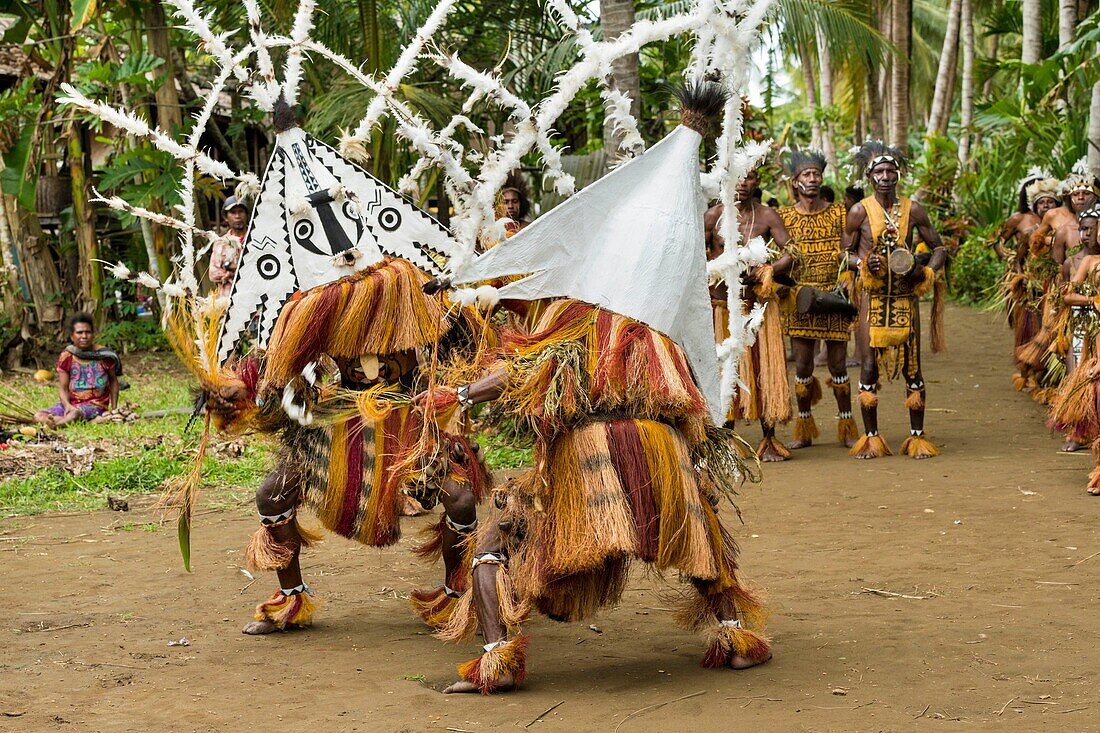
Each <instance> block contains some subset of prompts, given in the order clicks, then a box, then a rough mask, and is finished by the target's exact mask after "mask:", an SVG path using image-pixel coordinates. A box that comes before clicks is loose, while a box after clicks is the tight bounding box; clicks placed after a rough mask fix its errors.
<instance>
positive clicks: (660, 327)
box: [452, 126, 725, 424]
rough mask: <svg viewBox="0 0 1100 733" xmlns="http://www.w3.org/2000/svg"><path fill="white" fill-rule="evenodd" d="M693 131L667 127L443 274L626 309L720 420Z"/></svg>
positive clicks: (531, 296)
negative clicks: (684, 362)
mask: <svg viewBox="0 0 1100 733" xmlns="http://www.w3.org/2000/svg"><path fill="white" fill-rule="evenodd" d="M700 141H701V137H700V135H699V133H697V132H695V131H693V130H690V129H688V128H686V127H682V126H681V127H677V128H676V130H674V131H673V132H672V133H670V134H669V135H667V136H666V137H665V138H664V139H663V140H661V141H660V142H659V143H657V144H656V145H654V146H653V147H652V148H650V149H649V150H648V151H646V152H645V153H644V154H642V155H641V156H639V157H637V158H635V159H633V160H631V161H630V162H628V163H626V164H625V165H622V166H620V167H618V168H616V169H615V170H613V171H611V172H610V173H608V174H607V175H606V176H604V177H603V178H601V179H599V180H598V181H596V182H595V183H593V184H591V185H590V186H588V187H586V188H584V189H582V190H581V191H579V192H577V193H576V194H575V195H574V196H573V197H571V198H569V199H568V200H566V201H565V202H563V203H562V204H560V205H559V206H557V207H556V208H554V209H552V210H550V211H549V212H548V213H546V214H544V215H543V216H541V217H539V218H538V219H536V220H535V221H534V222H533V223H532V224H531V225H530V226H528V227H526V228H525V229H523V230H522V231H520V232H519V233H517V234H516V235H515V236H513V237H511V238H510V239H508V240H506V241H505V242H503V243H501V244H500V245H499V246H498V247H496V248H494V249H492V250H489V251H488V252H486V253H485V254H483V255H481V256H479V257H477V258H474V259H473V260H471V261H468V262H467V263H466V264H464V265H462V266H460V267H459V268H457V269H456V271H455V272H454V273H453V278H452V282H454V283H455V284H456V285H460V284H464V283H475V282H479V281H483V280H492V279H495V278H499V277H503V276H507V275H524V274H526V275H528V276H527V277H525V278H523V279H522V280H517V281H516V282H513V283H510V284H508V285H506V286H504V287H503V288H501V289H500V291H499V296H500V297H501V298H514V299H517V300H538V299H541V298H557V297H570V298H576V299H578V300H582V301H584V302H586V303H591V304H593V305H598V306H601V307H603V308H606V309H608V310H611V311H614V312H615V313H618V314H620V315H624V316H629V317H630V318H634V319H636V320H638V321H641V322H643V323H645V324H646V325H648V326H650V327H652V328H654V329H656V330H657V331H660V332H661V333H663V334H665V335H666V336H668V337H669V338H671V339H672V340H673V341H675V342H676V343H677V344H679V345H680V347H681V348H682V349H683V350H684V352H685V353H686V354H687V357H688V361H689V362H690V364H691V367H692V370H693V371H694V373H695V380H696V382H697V383H698V385H699V389H700V391H701V392H702V393H703V395H704V397H706V400H707V403H708V407H709V408H710V413H711V416H712V417H713V418H714V420H715V422H717V423H718V424H722V422H723V419H724V412H725V411H724V409H723V408H722V406H721V404H720V402H721V400H720V395H719V379H718V356H717V352H716V350H715V345H714V322H713V317H712V315H711V309H710V293H709V291H708V289H707V262H706V253H705V251H704V245H703V211H704V209H705V208H706V202H705V201H704V200H703V194H702V189H701V186H700V182H699V144H700Z"/></svg>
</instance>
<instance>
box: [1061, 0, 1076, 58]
mask: <svg viewBox="0 0 1100 733" xmlns="http://www.w3.org/2000/svg"><path fill="white" fill-rule="evenodd" d="M1075 35H1077V0H1059V3H1058V50H1059V51H1061V50H1062V49H1064V48H1065V47H1066V46H1068V45H1069V44H1071V43H1073V37H1074V36H1075Z"/></svg>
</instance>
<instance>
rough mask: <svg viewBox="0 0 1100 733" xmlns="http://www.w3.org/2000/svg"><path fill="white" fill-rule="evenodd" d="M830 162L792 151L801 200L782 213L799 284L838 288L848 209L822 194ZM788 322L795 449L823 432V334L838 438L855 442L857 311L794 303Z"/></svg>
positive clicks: (795, 184) (792, 167)
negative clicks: (852, 361)
mask: <svg viewBox="0 0 1100 733" xmlns="http://www.w3.org/2000/svg"><path fill="white" fill-rule="evenodd" d="M825 166H826V161H825V156H824V155H823V154H821V153H820V152H817V151H813V150H811V151H801V150H795V151H792V152H791V154H790V156H789V157H788V160H787V171H788V173H790V176H791V188H792V189H794V196H795V204H794V206H784V207H783V208H781V209H780V210H779V217H780V218H781V219H782V220H783V225H784V226H785V227H786V229H787V232H788V233H789V234H790V235H791V238H792V239H793V240H794V243H795V246H796V247H798V250H799V252H800V254H801V256H800V258H799V265H798V268H797V270H796V271H795V279H796V280H797V281H798V283H799V285H801V286H802V287H803V288H806V287H810V288H815V289H817V290H821V291H832V290H835V289H836V287H837V282H838V280H839V275H840V268H841V265H842V264H843V262H844V259H845V258H844V256H843V253H844V245H843V238H844V216H845V213H844V212H845V210H844V207H843V204H831V203H829V202H828V201H826V200H825V199H823V198H822V196H821V188H822V186H821V181H822V178H823V176H824V173H825ZM807 294H808V293H807ZM845 305H846V304H845ZM783 325H784V330H785V331H786V333H787V335H788V336H790V338H791V350H792V351H793V352H794V363H795V398H796V399H797V401H798V419H797V420H795V424H794V441H793V442H791V443H788V444H787V447H788V448H790V449H792V450H797V449H799V448H805V447H807V446H809V445H812V444H813V440H814V438H816V437H818V429H817V423H816V422H815V421H814V417H813V413H812V412H811V409H812V407H813V405H814V404H815V403H816V402H817V401H818V400H820V399H821V384H820V383H819V382H818V381H817V377H815V376H814V349H815V347H816V345H817V342H818V341H819V340H821V341H824V342H825V350H826V354H827V363H828V366H829V374H830V380H829V387H830V388H832V390H833V394H834V395H835V396H836V407H837V412H838V413H839V414H838V416H837V417H838V420H839V421H838V423H837V441H838V442H840V443H842V444H843V445H845V446H846V447H848V448H851V447H852V446H853V445H855V442H856V438H858V437H859V435H858V431H857V429H856V422H855V420H853V419H852V387H851V384H850V383H849V381H848V370H847V367H846V365H845V362H846V361H847V352H848V334H849V329H850V328H851V325H852V318H851V316H849V315H848V314H847V313H844V312H839V311H836V312H802V311H801V309H798V308H788V309H787V312H786V313H785V314H784V323H783Z"/></svg>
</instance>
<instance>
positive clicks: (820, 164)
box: [784, 150, 829, 177]
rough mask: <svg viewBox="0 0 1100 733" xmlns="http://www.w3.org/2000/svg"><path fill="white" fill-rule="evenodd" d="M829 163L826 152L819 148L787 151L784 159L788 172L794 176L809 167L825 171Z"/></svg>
mask: <svg viewBox="0 0 1100 733" xmlns="http://www.w3.org/2000/svg"><path fill="white" fill-rule="evenodd" d="M828 165H829V163H828V161H827V160H825V154H824V153H822V152H821V151H819V150H792V151H790V152H789V153H787V156H786V159H785V160H784V166H785V167H786V169H787V173H789V174H790V175H791V176H792V177H794V176H797V175H798V174H799V173H801V172H802V171H804V170H805V169H807V168H817V169H818V170H819V171H821V172H822V173H824V172H825V168H826V166H828Z"/></svg>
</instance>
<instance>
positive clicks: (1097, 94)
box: [1089, 81, 1100, 178]
mask: <svg viewBox="0 0 1100 733" xmlns="http://www.w3.org/2000/svg"><path fill="white" fill-rule="evenodd" d="M1089 170H1090V171H1092V175H1093V177H1094V178H1098V177H1100V81H1098V82H1096V83H1095V84H1093V85H1092V104H1091V105H1090V106H1089Z"/></svg>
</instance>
